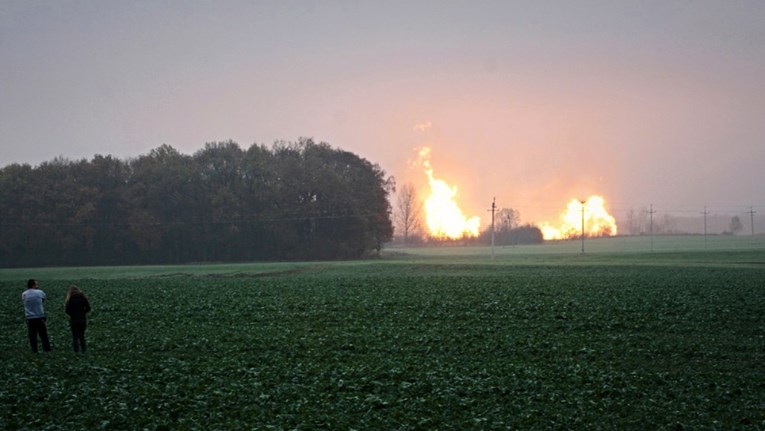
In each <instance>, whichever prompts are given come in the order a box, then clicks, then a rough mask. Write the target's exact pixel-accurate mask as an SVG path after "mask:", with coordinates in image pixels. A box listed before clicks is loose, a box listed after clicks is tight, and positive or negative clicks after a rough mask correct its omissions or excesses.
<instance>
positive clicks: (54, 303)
mask: <svg viewBox="0 0 765 431" xmlns="http://www.w3.org/2000/svg"><path fill="white" fill-rule="evenodd" d="M564 245H565V244H564ZM603 246H604V247H606V246H609V245H608V244H604V245H603ZM555 247H556V245H553V246H552V247H551V249H550V250H549V251H548V252H543V251H544V250H541V249H539V250H533V251H532V252H528V253H522V252H520V251H519V250H518V249H517V248H516V249H512V250H505V251H502V252H500V253H497V255H496V256H495V259H494V260H491V258H490V250H489V249H487V248H469V249H464V248H452V249H451V250H450V253H445V252H444V250H443V249H439V250H431V251H430V253H428V252H427V250H425V249H418V250H414V251H409V252H408V253H409V254H406V255H402V254H401V253H396V254H395V255H394V256H390V257H384V258H382V259H374V260H368V261H356V262H327V263H315V262H314V263H285V264H239V265H193V266H192V265H183V266H167V267H134V268H46V269H36V270H27V271H22V270H0V300H2V302H1V304H2V305H0V325H2V326H1V329H2V331H0V342H1V344H2V346H3V349H2V351H0V375H1V376H2V380H3V385H2V386H0V429H49V430H56V429H149V430H163V429H173V430H175V429H285V430H287V429H332V430H336V429H386V430H390V429H401V430H417V429H455V430H465V429H477V430H485V429H508V428H517V429H681V428H684V429H763V428H765V401H763V400H765V383H763V381H765V379H763V377H765V313H763V312H764V311H765V289H763V287H765V286H764V285H763V280H765V265H763V262H765V252H763V249H756V248H754V249H750V248H747V247H742V248H739V249H730V250H728V249H718V250H706V251H703V250H702V251H698V250H685V251H674V252H669V251H663V252H654V253H645V252H641V253H638V252H631V251H624V252H620V253H606V252H602V253H601V252H596V251H592V252H589V253H586V254H585V255H581V254H579V253H565V252H560V250H558V249H556V248H555ZM486 251H489V254H486ZM28 277H36V278H38V279H39V280H40V286H41V288H42V289H43V290H45V291H46V293H47V294H48V304H47V310H48V312H49V315H50V317H49V327H50V331H51V335H52V338H53V344H54V352H53V353H52V354H49V355H42V354H41V355H37V356H35V355H32V353H31V352H29V351H28V350H29V347H28V346H27V342H26V338H25V325H24V322H23V316H22V313H23V312H22V309H21V303H20V298H19V297H20V293H21V291H22V290H23V281H24V280H25V279H26V278H28ZM70 282H75V283H77V284H78V285H80V287H82V288H83V290H84V291H85V292H86V293H87V294H88V295H89V297H90V299H91V302H92V303H93V306H94V311H93V313H92V315H91V320H90V326H89V329H88V332H87V337H88V340H89V342H90V352H89V353H88V354H87V355H85V356H82V355H80V356H78V355H75V354H74V353H73V352H70V351H69V350H70V349H69V334H68V326H67V323H66V317H65V315H64V313H63V298H64V293H65V289H66V285H67V284H68V283H70Z"/></svg>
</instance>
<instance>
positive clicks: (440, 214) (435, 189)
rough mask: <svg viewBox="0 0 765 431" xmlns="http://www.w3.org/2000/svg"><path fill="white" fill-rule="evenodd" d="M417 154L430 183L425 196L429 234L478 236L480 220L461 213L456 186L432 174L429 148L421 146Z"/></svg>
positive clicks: (437, 236)
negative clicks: (456, 200)
mask: <svg viewBox="0 0 765 431" xmlns="http://www.w3.org/2000/svg"><path fill="white" fill-rule="evenodd" d="M419 155H420V160H421V161H422V164H423V166H424V167H425V174H426V175H427V176H428V183H429V185H430V195H429V196H428V197H427V198H425V223H426V224H427V226H428V229H429V230H430V234H431V235H432V236H433V237H436V238H450V239H458V238H462V237H465V236H478V229H479V227H480V223H481V222H480V220H479V218H478V216H475V217H472V218H470V219H468V218H466V217H465V215H463V214H462V210H461V209H460V207H459V206H458V205H457V202H455V200H454V198H455V196H457V187H456V186H454V187H450V186H449V184H447V183H446V182H445V181H443V180H440V179H438V178H436V177H434V176H433V167H432V166H431V165H430V148H428V147H423V148H422V149H420V151H419Z"/></svg>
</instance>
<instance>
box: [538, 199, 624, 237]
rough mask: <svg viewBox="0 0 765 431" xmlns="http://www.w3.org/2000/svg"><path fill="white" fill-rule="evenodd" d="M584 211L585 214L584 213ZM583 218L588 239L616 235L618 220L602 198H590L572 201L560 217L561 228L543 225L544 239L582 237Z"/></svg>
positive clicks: (541, 227) (547, 224)
mask: <svg viewBox="0 0 765 431" xmlns="http://www.w3.org/2000/svg"><path fill="white" fill-rule="evenodd" d="M582 209H584V214H583V213H582ZM582 217H584V234H585V236H588V237H597V236H611V235H616V233H617V227H616V219H614V217H613V216H612V215H611V214H609V213H608V211H607V210H606V208H605V200H604V199H603V198H602V197H600V196H590V197H589V199H587V201H584V202H581V201H579V200H578V199H571V201H570V202H569V203H568V207H567V208H566V211H564V212H563V213H562V214H561V216H560V221H561V224H560V227H557V228H556V227H554V226H552V225H550V224H549V223H547V222H545V223H542V225H541V226H540V229H541V230H542V236H543V237H544V239H566V238H577V237H581V236H582Z"/></svg>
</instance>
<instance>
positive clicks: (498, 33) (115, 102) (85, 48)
mask: <svg viewBox="0 0 765 431" xmlns="http://www.w3.org/2000/svg"><path fill="white" fill-rule="evenodd" d="M764 22H765V2H761V1H693V2H691V1H640V2H637V1H634V2H611V1H582V2H567V1H538V2H510V1H504V0H502V1H479V2H475V1H456V2H445V1H414V2H399V1H379V2H352V1H308V0H306V1H257V2H250V1H242V2H238V1H222V2H185V1H183V2H181V1H178V2H174V1H167V2H145V1H136V2H117V1H105V2H84V1H64V2H25V1H3V2H2V3H0V58H2V67H0V145H1V147H0V148H1V149H2V151H1V152H0V166H5V165H7V164H10V163H16V162H20V163H31V164H37V163H40V162H42V161H46V160H51V159H53V158H54V157H56V156H59V155H62V156H64V157H68V158H72V159H77V158H82V157H85V158H90V157H91V156H93V155H94V154H112V155H115V156H117V157H120V158H128V157H135V156H138V155H140V154H144V153H146V152H147V151H149V150H150V149H152V148H155V147H157V146H159V145H161V144H163V143H165V144H168V145H171V146H173V147H175V148H176V149H178V150H179V151H181V152H184V153H187V154H190V153H193V152H194V151H196V150H198V149H200V148H201V147H202V146H203V145H204V143H205V142H209V141H221V140H228V139H233V140H235V141H237V142H238V143H239V144H240V145H241V146H243V147H248V146H249V145H250V144H252V143H253V142H257V143H264V144H267V145H270V144H271V143H272V142H273V141H274V140H278V139H286V140H296V139H297V138H298V137H299V136H312V137H314V138H315V139H316V140H321V141H326V142H329V143H330V144H332V145H333V146H335V147H340V148H343V149H346V150H349V151H352V152H355V153H357V154H359V155H360V156H362V157H365V158H367V159H369V160H371V161H373V162H376V163H379V164H380V165H381V167H382V168H383V169H385V170H386V172H388V173H389V174H391V175H394V176H395V177H396V178H397V180H398V182H399V184H401V183H404V182H407V181H412V182H414V183H416V184H418V185H421V184H423V183H424V182H425V180H426V178H425V176H424V175H423V173H422V171H421V170H417V169H413V168H411V167H410V165H409V164H408V163H407V162H408V161H409V160H413V159H415V158H416V153H415V152H414V151H413V148H415V147H420V146H423V145H427V146H429V147H431V148H432V166H433V169H434V172H435V175H437V176H438V177H440V178H443V179H444V180H446V181H447V182H449V183H450V184H453V185H457V186H458V187H459V197H458V199H460V201H461V202H462V204H463V205H464V207H465V208H466V212H467V213H469V215H474V214H475V215H479V216H480V217H481V218H482V219H484V220H485V219H486V218H487V212H486V209H487V208H488V207H489V205H490V204H491V199H492V197H494V196H496V197H497V203H498V205H500V206H502V207H513V208H517V209H519V210H520V212H521V217H522V219H523V221H539V220H540V219H543V218H547V219H550V218H553V217H555V216H556V215H557V214H558V213H559V212H560V211H561V210H562V209H563V208H564V207H565V204H566V202H567V201H568V200H569V199H571V198H574V197H577V198H584V197H586V196H588V195H590V194H601V195H603V196H604V197H605V198H606V201H607V204H608V205H609V206H610V208H611V209H612V212H613V213H615V215H616V216H617V218H619V216H623V215H624V213H626V212H627V211H628V210H629V209H630V208H635V209H639V208H642V207H644V206H648V205H649V204H650V203H652V204H654V206H655V207H656V208H657V209H658V210H673V211H676V212H680V213H682V212H687V213H688V214H693V215H695V216H697V215H698V211H700V210H702V209H703V206H704V205H708V206H710V209H711V210H712V211H718V212H720V211H723V210H724V211H731V212H739V213H740V212H743V211H746V210H748V209H749V206H750V205H751V206H753V208H754V210H755V211H758V213H759V214H763V213H765V196H764V194H763V189H762V185H763V184H765V169H763V166H765V121H763V118H765V80H764V79H763V76H765V25H763V23H764ZM418 126H419V127H418ZM746 220H747V219H744V221H746Z"/></svg>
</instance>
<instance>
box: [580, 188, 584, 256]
mask: <svg viewBox="0 0 765 431" xmlns="http://www.w3.org/2000/svg"><path fill="white" fill-rule="evenodd" d="M579 202H581V203H582V254H584V203H585V201H579Z"/></svg>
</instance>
